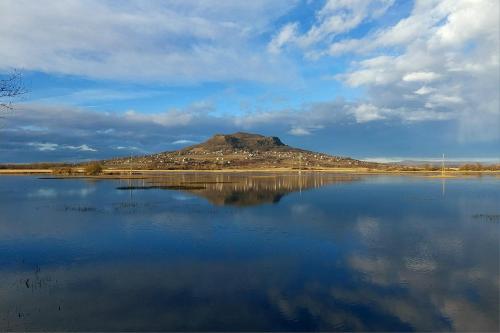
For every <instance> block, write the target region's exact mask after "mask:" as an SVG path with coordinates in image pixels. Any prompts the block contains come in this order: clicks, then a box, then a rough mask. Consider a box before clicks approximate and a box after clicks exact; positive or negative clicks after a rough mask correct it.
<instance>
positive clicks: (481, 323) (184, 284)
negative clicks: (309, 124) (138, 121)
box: [0, 173, 500, 331]
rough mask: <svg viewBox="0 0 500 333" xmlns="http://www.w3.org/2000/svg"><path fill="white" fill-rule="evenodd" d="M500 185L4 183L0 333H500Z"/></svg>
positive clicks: (208, 177)
mask: <svg viewBox="0 0 500 333" xmlns="http://www.w3.org/2000/svg"><path fill="white" fill-rule="evenodd" d="M499 185H500V178H498V177H496V178H495V177H486V176H485V177H476V178H453V179H446V180H442V179H437V178H425V177H414V176H411V177H405V176H383V175H378V176H374V175H369V176H363V175H336V174H315V173H302V174H301V175H298V174H285V173H282V174H265V173H262V174H260V173H259V174H238V173H234V174H233V173H231V174H229V173H227V174H214V173H210V174H208V173H207V174H202V173H200V174H195V173H186V174H180V173H179V174H169V175H165V176H157V177H155V176H151V177H148V178H145V179H132V180H127V179H121V180H119V179H114V180H113V179H111V180H100V179H99V180H95V179H39V178H37V177H34V176H1V177H0V199H1V200H0V212H1V215H0V331H7V330H16V331H34V330H50V331H53V330H55V331H75V330H77V331H96V330H99V331H113V330H121V331H123V330H139V331H141V330H149V331H152V330H153V331H154V330H177V331H185V330H191V331H193V330H210V331H214V330H215V331H234V330H237V331H238V330H239V331H241V330H246V331H249V330H250V331H262V330H264V331H283V330H285V331H319V330H327V331H374V330H375V331H414V330H418V331H422V330H424V331H498V330H499V312H500V311H499V292H500V275H499V245H500V243H499V242H500V215H499V214H500V186H499Z"/></svg>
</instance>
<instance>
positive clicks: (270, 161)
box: [103, 132, 377, 170]
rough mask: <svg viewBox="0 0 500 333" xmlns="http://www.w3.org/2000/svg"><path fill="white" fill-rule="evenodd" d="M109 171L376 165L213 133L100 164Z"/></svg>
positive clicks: (264, 139) (271, 140) (272, 140)
mask: <svg viewBox="0 0 500 333" xmlns="http://www.w3.org/2000/svg"><path fill="white" fill-rule="evenodd" d="M103 164H104V165H105V166H106V167H108V168H117V169H119V168H129V167H130V168H134V169H163V170H174V169H175V170H178V169H180V170H190V169H192V170H217V169H222V168H224V169H267V168H292V169H314V168H332V167H337V168H353V167H375V166H377V164H376V163H369V162H363V161H358V160H355V159H352V158H348V157H340V156H332V155H328V154H323V153H317V152H312V151H308V150H304V149H299V148H294V147H290V146H288V145H286V144H284V143H283V142H282V141H281V140H280V139H279V138H278V137H275V136H263V135H259V134H251V133H242V132H238V133H234V134H216V135H214V136H213V137H212V138H210V139H208V140H207V141H205V142H203V143H200V144H197V145H193V146H190V147H186V148H184V149H181V150H177V151H168V152H162V153H158V154H152V155H146V156H137V157H132V158H130V157H129V158H117V159H112V160H107V161H103Z"/></svg>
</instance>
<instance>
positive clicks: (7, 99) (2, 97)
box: [0, 70, 26, 113]
mask: <svg viewBox="0 0 500 333" xmlns="http://www.w3.org/2000/svg"><path fill="white" fill-rule="evenodd" d="M25 92H26V90H25V89H24V86H23V82H22V74H21V72H20V71H17V70H16V71H13V72H11V73H9V74H7V75H5V76H0V113H3V112H4V111H8V110H12V109H13V105H12V102H13V100H14V99H15V98H16V97H18V96H20V95H22V94H24V93H25Z"/></svg>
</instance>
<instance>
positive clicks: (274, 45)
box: [267, 23, 298, 54]
mask: <svg viewBox="0 0 500 333" xmlns="http://www.w3.org/2000/svg"><path fill="white" fill-rule="evenodd" d="M297 27H298V23H289V24H287V25H285V26H284V27H283V28H282V29H281V30H280V31H279V32H278V34H277V35H276V36H275V37H274V38H273V39H272V40H271V42H270V43H269V45H268V47H267V49H268V51H269V52H271V53H275V54H276V53H279V52H280V50H281V48H282V47H283V46H284V45H285V44H287V43H289V42H290V41H292V40H294V39H295V38H296V35H297Z"/></svg>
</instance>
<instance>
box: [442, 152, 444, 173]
mask: <svg viewBox="0 0 500 333" xmlns="http://www.w3.org/2000/svg"><path fill="white" fill-rule="evenodd" d="M441 176H444V154H443V159H442V160H441Z"/></svg>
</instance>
